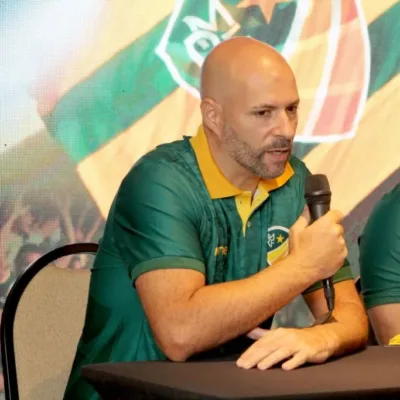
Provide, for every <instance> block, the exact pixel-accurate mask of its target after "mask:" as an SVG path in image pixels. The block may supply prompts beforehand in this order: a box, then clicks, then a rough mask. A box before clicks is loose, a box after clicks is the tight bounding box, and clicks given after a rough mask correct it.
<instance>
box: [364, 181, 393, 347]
mask: <svg viewBox="0 0 400 400" xmlns="http://www.w3.org/2000/svg"><path fill="white" fill-rule="evenodd" d="M360 277H361V288H362V294H363V300H364V303H365V306H366V308H367V310H368V315H369V317H370V321H371V325H372V327H373V329H374V332H375V336H376V338H377V339H378V342H379V343H380V344H388V343H389V341H390V339H391V338H393V337H394V336H396V335H398V334H400V185H397V186H396V187H395V188H394V189H393V190H392V191H391V192H390V193H388V194H386V195H385V196H384V197H383V198H382V199H381V200H380V201H379V202H378V203H377V204H376V206H375V207H374V209H373V211H372V213H371V215H370V217H369V219H368V222H367V224H366V226H365V228H364V231H363V234H362V235H361V240H360Z"/></svg>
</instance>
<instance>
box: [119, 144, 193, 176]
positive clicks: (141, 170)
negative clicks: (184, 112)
mask: <svg viewBox="0 0 400 400" xmlns="http://www.w3.org/2000/svg"><path fill="white" fill-rule="evenodd" d="M194 175H196V157H195V155H194V152H193V150H192V148H191V146H190V143H189V141H188V139H187V138H184V139H182V140H177V141H174V142H170V143H164V144H161V145H159V146H157V147H156V148H155V149H154V150H151V151H150V152H148V153H147V154H145V155H144V156H142V157H141V158H140V159H139V160H138V161H137V162H136V163H135V165H133V167H132V168H131V170H130V171H129V172H128V174H127V177H126V179H128V180H129V179H130V178H132V177H136V178H145V179H146V180H148V179H150V180H155V179H162V180H164V179H173V180H175V179H177V180H178V181H179V180H181V179H183V180H185V178H187V177H190V176H194Z"/></svg>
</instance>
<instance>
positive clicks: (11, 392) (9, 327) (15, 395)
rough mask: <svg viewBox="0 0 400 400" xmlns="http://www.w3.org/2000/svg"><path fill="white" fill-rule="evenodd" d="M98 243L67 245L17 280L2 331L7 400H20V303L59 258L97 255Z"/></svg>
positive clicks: (6, 307)
mask: <svg viewBox="0 0 400 400" xmlns="http://www.w3.org/2000/svg"><path fill="white" fill-rule="evenodd" d="M98 247H99V245H98V244H97V243H74V244H68V245H65V246H62V247H59V248H57V249H54V250H51V251H49V252H48V253H46V254H44V255H42V256H41V257H39V258H38V259H37V260H36V261H34V262H33V263H32V264H30V265H29V266H28V268H27V269H26V270H25V271H24V272H23V273H22V274H21V275H20V276H19V277H18V278H17V279H16V281H15V283H14V285H13V286H12V288H11V290H10V292H9V294H8V296H7V298H6V301H5V304H4V309H3V315H2V319H1V327H0V344H1V362H2V365H3V376H4V391H5V396H6V400H19V392H18V379H17V367H16V362H15V352H14V322H15V315H16V312H17V308H18V304H19V301H20V300H21V298H22V295H23V293H24V291H25V289H26V288H27V287H28V285H29V284H30V282H31V281H32V279H33V278H34V277H35V276H36V274H37V273H39V272H40V271H41V270H42V269H43V268H45V267H46V266H48V265H49V264H51V263H53V262H54V261H56V260H57V259H59V258H62V257H66V256H70V255H74V254H82V253H94V254H95V253H97V250H98Z"/></svg>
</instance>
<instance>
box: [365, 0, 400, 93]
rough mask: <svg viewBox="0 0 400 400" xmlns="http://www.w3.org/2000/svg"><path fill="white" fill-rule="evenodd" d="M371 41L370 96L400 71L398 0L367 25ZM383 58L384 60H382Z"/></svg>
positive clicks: (399, 13) (399, 15) (399, 16)
mask: <svg viewBox="0 0 400 400" xmlns="http://www.w3.org/2000/svg"><path fill="white" fill-rule="evenodd" d="M368 34H369V40H370V43H371V80H370V83H369V91H368V96H371V95H372V94H373V93H375V92H376V91H377V90H379V89H380V88H381V87H382V86H384V85H385V84H386V83H388V82H389V81H390V80H391V79H392V78H394V77H395V76H396V75H397V74H399V73H400V51H399V43H398V39H399V34H400V3H399V2H398V3H397V4H395V5H394V6H392V7H391V8H390V9H389V10H387V11H386V12H385V13H384V14H382V15H381V16H380V17H379V18H377V19H376V20H375V21H374V22H372V23H371V24H370V25H369V26H368ZM383 60H384V61H383Z"/></svg>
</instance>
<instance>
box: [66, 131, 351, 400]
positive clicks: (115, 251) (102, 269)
mask: <svg viewBox="0 0 400 400" xmlns="http://www.w3.org/2000/svg"><path fill="white" fill-rule="evenodd" d="M307 174H309V172H308V170H307V168H306V167H305V165H304V164H303V163H302V162H301V161H300V160H298V159H296V158H295V157H291V159H290V163H288V164H287V166H286V169H285V171H284V173H283V174H282V176H280V177H278V178H277V179H272V180H260V182H259V185H258V188H257V191H256V193H255V195H254V198H253V199H252V195H251V193H250V192H245V191H242V190H240V189H238V188H236V187H235V186H233V185H232V184H231V183H230V182H229V181H228V180H227V179H226V178H225V177H224V175H223V174H222V173H221V171H220V170H219V169H218V167H217V165H216V164H215V162H214V160H213V157H212V155H211V153H210V151H209V147H208V143H207V139H206V135H205V134H204V131H203V129H202V128H201V127H200V128H199V132H198V134H197V136H195V137H193V138H192V139H189V138H184V139H183V140H180V141H176V142H173V143H170V144H164V145H162V146H159V147H157V149H155V150H154V151H152V152H150V153H148V154H147V155H145V156H144V157H143V158H142V159H141V160H139V162H138V163H137V164H136V165H135V166H134V167H133V168H132V170H131V171H130V172H129V173H128V175H127V176H126V177H125V179H124V180H123V182H122V184H121V186H120V188H119V190H118V193H117V195H116V197H115V199H114V202H113V204H112V206H111V209H110V213H109V216H108V219H107V223H106V227H105V232H104V236H103V239H102V241H101V244H100V249H99V252H98V255H97V257H96V260H95V264H94V266H93V269H92V277H91V283H90V290H89V303H88V307H87V315H86V321H85V327H84V330H83V334H82V337H81V340H80V342H79V345H78V350H77V354H76V358H75V362H74V366H73V370H72V373H71V377H70V381H69V385H68V390H67V393H66V396H65V398H66V399H74V400H79V399H85V400H87V399H91V400H93V399H97V396H96V394H94V392H93V389H92V388H91V387H90V386H89V385H88V384H86V383H85V382H84V381H83V380H81V379H80V378H79V374H80V368H81V366H82V365H84V364H90V363H99V362H107V361H135V360H163V359H165V355H164V354H163V353H162V351H161V350H160V349H159V348H158V347H157V345H156V343H155V340H154V337H153V334H152V332H151V329H150V326H149V323H148V321H147V318H146V316H145V314H144V311H143V308H142V305H141V303H140V300H139V297H138V295H137V292H136V290H135V287H134V282H135V280H136V279H137V277H138V276H140V275H141V274H143V273H144V272H147V271H151V270H155V269H162V268H186V269H193V270H196V271H199V272H201V273H202V274H204V275H205V277H206V282H207V284H214V283H218V282H226V281H232V280H237V279H242V278H246V277H248V276H251V275H253V274H255V273H257V272H258V271H260V270H262V269H264V268H266V267H268V265H271V264H273V263H274V262H278V261H279V260H281V259H283V258H285V257H286V256H287V254H288V252H289V242H288V238H289V228H290V227H291V226H292V225H293V224H294V222H295V221H296V220H297V218H298V217H299V216H300V214H301V212H302V210H303V208H304V180H305V177H306V175H307ZM351 278H352V276H351V272H350V268H349V266H348V264H346V265H345V266H344V267H342V268H341V269H340V270H339V272H338V273H337V274H336V276H335V281H336V282H337V281H340V280H345V279H351ZM318 287H319V285H318V284H316V285H314V286H313V287H311V288H310V289H309V290H314V289H316V288H318ZM199 328H200V329H201V327H199ZM225 349H226V347H225ZM218 350H219V351H221V352H222V353H223V352H224V351H225V350H224V346H222V347H221V348H220V349H218Z"/></svg>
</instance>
